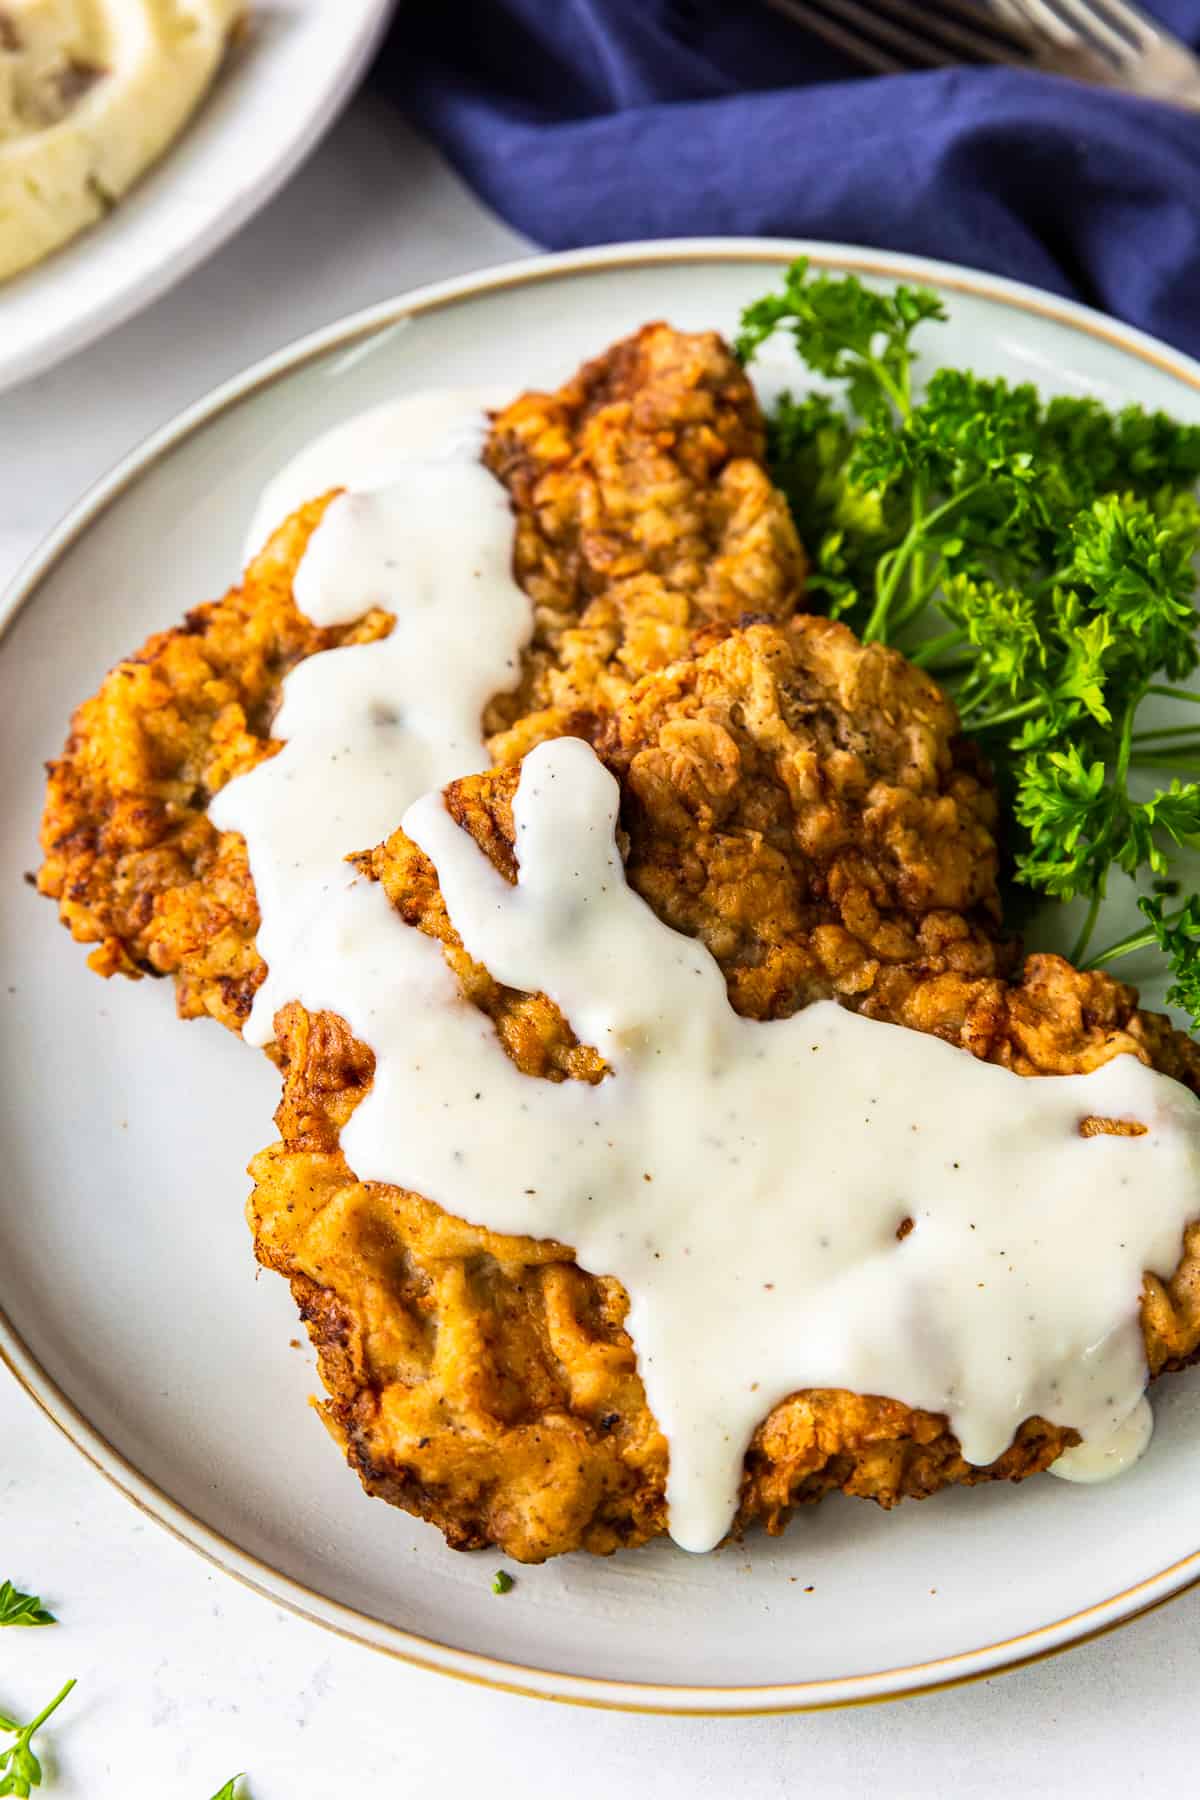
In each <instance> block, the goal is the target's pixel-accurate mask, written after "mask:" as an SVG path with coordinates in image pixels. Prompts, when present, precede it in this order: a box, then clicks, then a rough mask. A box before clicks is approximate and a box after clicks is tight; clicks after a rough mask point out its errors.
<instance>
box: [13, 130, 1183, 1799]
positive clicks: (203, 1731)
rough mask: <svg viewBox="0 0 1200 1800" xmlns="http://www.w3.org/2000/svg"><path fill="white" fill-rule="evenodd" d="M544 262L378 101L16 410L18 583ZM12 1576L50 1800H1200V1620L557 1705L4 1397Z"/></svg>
mask: <svg viewBox="0 0 1200 1800" xmlns="http://www.w3.org/2000/svg"><path fill="white" fill-rule="evenodd" d="M526 247H527V246H526V245H525V244H524V243H523V240H521V239H520V238H518V237H517V236H516V235H515V234H514V233H513V232H511V231H509V230H508V229H507V227H505V226H503V225H501V224H500V223H499V222H498V221H496V220H495V219H493V218H492V217H491V216H490V215H488V214H487V213H485V212H484V211H483V210H482V208H481V207H480V206H479V205H478V204H477V203H476V202H475V201H474V200H473V199H472V198H471V197H470V196H469V195H468V194H467V193H466V192H465V190H464V189H463V188H462V186H461V185H460V184H459V182H458V181H457V180H456V179H455V177H454V176H453V175H452V174H451V173H450V172H449V170H448V169H447V168H446V167H445V165H444V164H443V163H442V162H441V161H440V160H439V159H438V158H437V157H436V156H435V155H434V154H433V152H432V151H430V150H429V149H428V148H426V147H425V146H424V145H422V144H420V143H419V142H417V141H416V140H415V139H414V138H413V137H412V135H411V134H410V133H409V132H407V131H406V130H405V128H404V127H403V126H402V125H401V124H400V123H399V122H398V121H397V120H396V119H395V118H394V117H393V116H392V115H391V114H390V113H389V112H387V111H386V110H384V109H383V108H382V107H381V106H380V105H379V103H378V102H375V101H373V100H371V99H360V100H359V101H358V102H357V103H356V105H355V106H354V108H353V109H352V111H351V112H350V113H349V115H348V116H347V117H346V118H345V119H344V120H343V121H342V123H341V125H340V126H339V127H338V128H337V129H336V131H335V132H334V133H333V135H332V136H331V137H330V138H329V139H328V140H327V142H326V143H325V145H324V146H323V147H322V149H321V150H319V151H318V152H317V154H316V155H315V157H314V158H313V159H312V160H311V161H310V162H309V163H308V165H307V166H306V167H305V168H304V169H303V170H302V171H301V172H300V174H299V175H298V176H297V177H296V178H295V179H294V180H293V181H292V183H291V185H290V186H289V187H288V188H287V189H286V190H285V192H284V193H283V194H282V196H281V197H280V198H279V199H277V200H276V201H275V202H274V204H273V205H272V206H271V207H270V208H269V210H268V211H266V212H265V213H263V214H261V215H260V217H259V218H258V219H257V221H256V222H255V223H253V224H252V225H251V226H250V227H248V228H247V229H245V230H243V231H242V233H241V235H240V236H238V237H237V238H235V239H234V240H233V241H232V243H230V244H229V245H228V246H227V247H226V248H225V249H224V250H223V251H222V252H221V253H220V254H219V255H217V256H216V257H214V258H213V260H212V261H211V262H209V263H208V264H207V265H206V266H205V267H204V268H202V269H201V270H200V271H199V272H198V273H196V274H194V275H193V276H191V277H190V279H189V280H187V281H186V282H185V283H184V284H183V285H182V286H181V287H178V288H176V289H175V290H174V292H173V293H171V294H169V295H168V296H167V297H166V298H165V299H164V300H162V301H160V302H159V304H158V305H156V306H155V307H153V308H152V309H151V310H150V311H149V312H147V313H143V314H142V315H141V316H140V317H139V318H137V319H135V320H134V321H133V322H132V323H130V324H129V325H126V326H125V327H124V328H123V329H121V330H120V331H118V332H116V333H114V334H113V335H112V336H110V337H108V338H106V339H104V340H103V341H102V342H101V343H99V344H98V345H95V346H94V347H93V348H92V349H90V350H88V351H85V352H83V353H82V354H81V355H79V356H76V357H74V358H73V359H72V360H71V361H69V362H67V363H65V364H63V365H62V366H61V367H60V368H58V369H56V370H54V371H52V372H51V373H50V374H48V375H45V376H42V377H41V378H39V379H38V380H36V381H33V382H30V383H27V384H26V385H25V386H23V387H21V388H18V389H16V390H15V391H14V392H11V393H8V394H5V395H2V396H0V581H3V580H4V579H5V578H7V576H8V574H9V573H10V572H11V571H12V569H13V568H14V567H15V566H16V564H17V563H18V561H19V560H20V559H21V558H22V557H23V556H24V555H25V554H27V552H28V551H30V550H31V549H32V548H33V547H34V546H35V544H36V543H37V541H38V539H39V538H40V537H41V536H42V534H43V533H44V532H45V531H46V530H47V529H48V528H49V527H50V526H51V525H53V524H54V523H55V522H56V520H57V519H58V518H59V516H60V515H61V514H62V513H63V512H64V511H65V509H66V508H67V507H68V506H69V505H70V504H71V503H72V502H73V501H74V500H75V499H76V498H77V497H78V496H79V494H81V493H82V492H83V490H84V489H85V488H86V487H87V486H88V485H89V483H90V482H92V481H93V480H94V479H95V478H96V477H97V476H99V475H101V474H102V473H103V472H104V471H105V470H106V469H107V468H108V467H109V466H110V465H111V464H112V463H113V462H114V461H115V460H116V459H117V458H118V457H119V456H121V455H122V454H123V453H124V452H125V451H126V450H128V449H129V448H130V447H131V446H132V445H134V444H135V443H137V442H138V441H139V439H141V438H142V437H144V436H145V435H146V433H147V432H149V431H150V430H152V429H153V428H154V427H156V426H158V425H160V424H161V423H162V422H163V421H164V420H166V419H168V418H170V417H171V415H172V414H174V413H175V412H177V411H178V410H179V408H180V407H182V406H184V405H185V404H187V403H188V402H189V401H191V400H193V399H195V398H196V397H197V396H199V395H201V394H203V393H204V392H206V390H207V389H209V388H210V387H212V386H213V385H214V384H215V383H216V382H218V381H220V380H223V379H224V378H225V377H226V376H228V375H231V374H233V373H234V372H236V371H237V370H238V369H239V368H241V367H242V366H243V365H245V364H246V363H248V362H251V361H252V360H253V359H254V358H256V357H258V356H260V355H262V354H263V353H264V352H266V351H268V350H272V349H274V348H276V347H277V346H279V345H281V344H284V343H286V342H287V341H288V340H289V339H291V338H293V337H296V336H297V335H298V334H300V333H302V332H304V331H307V330H309V329H311V328H312V327H314V326H317V325H321V324H324V323H325V322H326V321H328V320H330V319H333V318H335V317H337V316H338V315H339V314H341V313H345V312H349V311H351V310H353V309H354V308H356V307H359V306H364V305H366V304H368V303H369V302H371V301H375V300H381V299H384V298H385V297H387V296H389V295H391V294H394V293H397V292H399V291H401V290H403V289H405V288H408V287H412V286H415V285H416V284H418V283H420V282H423V281H428V280H433V279H436V278H438V277H441V276H447V275H453V274H458V273H460V272H462V271H464V270H467V269H472V268H477V267H480V266H482V265H484V264H487V263H492V262H498V261H503V260H505V259H506V258H508V257H511V256H515V255H519V254H520V253H521V252H522V250H523V249H525V248H526ZM1197 1517H1198V1519H1200V1497H1198V1512H1197ZM1013 1554H1014V1557H1019V1556H1020V1555H1021V1554H1022V1551H1021V1546H1020V1545H1019V1544H1014V1546H1013ZM5 1576H11V1577H12V1578H13V1579H14V1580H15V1581H16V1582H17V1584H18V1585H19V1586H27V1587H32V1588H34V1589H35V1590H36V1591H39V1592H40V1593H41V1594H42V1595H43V1596H44V1598H45V1599H46V1601H47V1603H48V1604H50V1605H51V1606H52V1607H53V1610H54V1611H56V1612H57V1613H58V1614H59V1617H60V1620H61V1623H60V1624H59V1625H58V1626H57V1627H56V1628H53V1629H47V1630H43V1631H20V1632H18V1631H7V1632H3V1633H0V1710H4V1711H10V1712H13V1713H14V1714H18V1715H19V1716H21V1717H29V1716H31V1715H30V1713H29V1712H26V1711H25V1710H23V1709H25V1708H31V1709H35V1710H36V1708H37V1707H38V1706H40V1705H41V1704H42V1703H43V1702H44V1701H45V1700H47V1699H48V1698H49V1697H50V1695H51V1694H52V1693H54V1692H56V1691H57V1689H58V1687H59V1686H60V1685H61V1684H62V1682H63V1681H64V1680H65V1679H66V1677H67V1676H69V1675H75V1676H77V1677H78V1678H79V1686H78V1688H77V1689H76V1691H75V1693H74V1694H73V1695H72V1696H71V1698H70V1700H69V1701H68V1703H67V1705H66V1707H64V1709H63V1711H62V1712H61V1713H60V1714H59V1715H58V1718H57V1719H56V1721H55V1723H54V1729H53V1732H52V1734H48V1735H50V1741H51V1742H52V1745H53V1756H52V1758H50V1759H48V1761H47V1779H48V1783H49V1786H48V1788H46V1789H43V1790H42V1791H43V1792H47V1793H50V1794H53V1795H56V1796H57V1795H61V1796H62V1797H63V1800H209V1796H210V1795H212V1794H213V1793H214V1791H215V1790H216V1789H217V1788H218V1787H219V1786H220V1784H221V1783H222V1782H223V1781H224V1780H226V1779H227V1777H228V1776H230V1775H231V1774H233V1773H234V1772H235V1771H237V1770H242V1769H244V1770H246V1771H248V1772H249V1776H250V1782H249V1789H248V1791H249V1794H250V1795H251V1797H252V1800H310V1797H311V1800H318V1797H319V1800H325V1797H326V1796H329V1797H330V1800H335V1797H337V1796H341V1795H349V1794H351V1793H356V1794H372V1795H374V1794H379V1795H384V1794H391V1793H393V1792H395V1793H397V1794H406V1795H407V1794H421V1793H426V1794H427V1793H431V1792H433V1791H435V1789H436V1792H437V1793H438V1795H439V1796H441V1797H443V1800H457V1797H458V1796H459V1795H460V1794H461V1795H464V1796H465V1795H468V1794H479V1793H482V1792H487V1793H488V1794H489V1795H494V1796H497V1797H498V1800H508V1796H510V1795H511V1796H518V1795H519V1796H521V1797H522V1800H525V1797H529V1800H538V1797H539V1796H542V1795H551V1794H555V1795H557V1794H564V1795H569V1796H570V1800H612V1796H614V1795H616V1796H622V1797H626V1796H627V1797H628V1800H643V1796H647V1795H649V1794H651V1793H653V1794H654V1796H655V1800H708V1797H712V1800H727V1797H728V1796H731V1795H734V1794H736V1795H739V1796H745V1800H759V1797H760V1796H774V1795H792V1794H801V1793H807V1792H813V1793H815V1794H818V1795H820V1796H821V1797H822V1800H829V1797H830V1796H841V1795H846V1796H851V1795H853V1796H859V1795H873V1794H887V1795H888V1796H889V1797H895V1800H905V1797H907V1796H917V1795H920V1796H922V1797H927V1796H940V1795H943V1794H947V1795H948V1794H950V1793H953V1794H954V1795H955V1796H956V1797H963V1800H965V1797H967V1796H975V1795H1005V1796H1008V1795H1014V1794H1023V1795H1073V1794H1077V1793H1078V1794H1084V1793H1086V1794H1088V1795H1091V1796H1103V1795H1118V1794H1120V1795H1132V1794H1142V1793H1145V1794H1150V1793H1155V1794H1161V1793H1170V1792H1171V1791H1172V1790H1174V1791H1175V1792H1178V1793H1180V1794H1185V1795H1186V1794H1193V1793H1195V1792H1196V1790H1197V1786H1198V1781H1200V1778H1198V1776H1197V1770H1196V1761H1197V1751H1198V1750H1200V1724H1198V1723H1197V1703H1196V1688H1197V1675H1198V1673H1200V1643H1198V1638H1200V1592H1197V1593H1192V1594H1187V1595H1184V1596H1183V1597H1182V1598H1181V1599H1179V1600H1177V1601H1175V1602H1174V1603H1173V1604H1171V1605H1170V1606H1168V1607H1167V1608H1165V1609H1164V1610H1162V1611H1160V1612H1159V1613H1157V1614H1154V1615H1152V1616H1151V1617H1149V1618H1146V1619H1142V1620H1138V1621H1135V1623H1133V1624H1132V1625H1130V1626H1128V1627H1126V1628H1125V1629H1124V1630H1122V1631H1121V1632H1119V1633H1117V1634H1115V1635H1112V1636H1109V1637H1108V1638H1105V1639H1102V1640H1100V1641H1099V1642H1097V1643H1094V1644H1089V1645H1085V1646H1083V1648H1081V1649H1079V1650H1074V1651H1071V1652H1069V1653H1068V1654H1067V1655H1065V1656H1060V1657H1057V1658H1055V1659H1053V1660H1051V1661H1049V1662H1046V1663H1042V1664H1039V1665H1038V1666H1036V1667H1033V1668H1030V1669H1026V1670H1021V1671H1018V1672H1017V1673H1015V1674H1011V1675H1005V1676H1001V1677H998V1678H996V1679H995V1680H992V1681H986V1682H981V1683H978V1684H977V1685H975V1686H972V1687H968V1688H965V1689H960V1690H958V1691H954V1692H949V1693H944V1694H933V1695H930V1696H928V1697H926V1698H923V1699H920V1700H915V1701H914V1700H909V1701H904V1702H900V1703H899V1704H895V1705H889V1706H882V1707H867V1708H862V1709H858V1710H855V1711H848V1712H832V1713H821V1714H814V1715H809V1716H800V1717H792V1718H773V1719H772V1718H763V1719H746V1720H738V1721H727V1720H706V1719H700V1720H673V1719H656V1718H643V1717H636V1716H629V1717H626V1716H622V1715H618V1714H610V1713H601V1712H591V1711H587V1710H584V1709H582V1708H577V1707H562V1706H553V1705H547V1704H545V1703H543V1702H538V1701H532V1700H521V1699H515V1698H512V1697H509V1696H507V1695H503V1694H493V1693H490V1692H487V1691H484V1690H480V1689H474V1688H469V1687H465V1686H463V1685H461V1684H460V1683H457V1682H453V1681H449V1680H446V1679H444V1678H442V1677H439V1676H434V1675H425V1674H420V1673H418V1672H417V1671H415V1670H411V1669H408V1668H406V1667H404V1666H403V1665H401V1664H399V1663H396V1662H393V1661H391V1660H389V1659H388V1658H386V1657H384V1656H381V1655H377V1654H375V1653H373V1652H371V1651H368V1650H364V1649H360V1648H359V1647H357V1646H356V1645H353V1644H349V1643H345V1642H343V1641H341V1640H340V1639H338V1638H335V1637H333V1636H332V1635H330V1634H328V1633H326V1632H323V1631H321V1630H319V1629H318V1628H317V1627H316V1626H313V1625H309V1624H307V1623H305V1622H303V1621H301V1620H299V1619H295V1618H293V1617H291V1616H290V1615H289V1614H287V1613H284V1612H281V1611H279V1610H278V1609H277V1608H276V1607H275V1606H274V1605H272V1604H271V1603H269V1602H267V1601H265V1600H262V1599H259V1598H258V1597H257V1596H256V1595H254V1594H252V1593H250V1592H248V1591H246V1590H244V1589H243V1588H241V1587H239V1586H238V1585H237V1584H236V1583H235V1582H233V1581H231V1580H230V1579H228V1578H227V1577H225V1576H223V1575H220V1574H218V1573H216V1572H215V1571H213V1570H212V1569H210V1568H209V1567H208V1566H207V1565H206V1564H205V1563H204V1562H202V1561H201V1560H200V1559H199V1558H198V1557H197V1556H195V1555H194V1554H193V1552H191V1551H190V1550H187V1549H185V1548H183V1547H182V1546H181V1545H179V1544H177V1543H175V1542H174V1541H173V1540H172V1539H171V1538H169V1537H168V1536H167V1535H166V1534H165V1533H164V1532H163V1531H161V1530H160V1529H159V1528H158V1526H156V1525H154V1524H152V1523H150V1522H149V1521H147V1520H145V1519H143V1518H142V1517H140V1515H139V1514H138V1513H137V1512H136V1511H135V1510H134V1509H133V1508H132V1507H131V1506H130V1505H129V1504H128V1502H127V1501H125V1500H124V1499H122V1498H121V1496H120V1495H119V1494H117V1493H116V1491H115V1490H114V1489H112V1488H111V1487H109V1486H108V1485H107V1483H106V1482H105V1481H104V1480H103V1479H102V1478H101V1477H100V1476H99V1475H97V1474H95V1473H94V1472H93V1471H92V1470H91V1469H90V1468H89V1467H88V1466H87V1465H86V1464H85V1463H84V1462H83V1461H82V1460H81V1459H80V1457H79V1456H78V1455H77V1454H76V1452H75V1451H74V1450H73V1449H72V1448H71V1447H70V1446H69V1445H68V1444H67V1443H66V1442H65V1441H64V1440H63V1439H62V1438H61V1437H60V1436H59V1435H58V1433H57V1432H56V1431H55V1429H54V1428H53V1427H52V1426H51V1425H50V1424H48V1423H47V1422H46V1420H45V1419H43V1418H42V1417H41V1415H40V1414H39V1413H37V1412H36V1411H35V1409H34V1407H33V1406H32V1404H31V1403H30V1402H29V1401H28V1400H26V1399H25V1397H24V1396H23V1395H22V1394H21V1393H20V1392H19V1391H18V1389H17V1388H16V1386H15V1384H12V1383H10V1382H8V1381H6V1380H5V1379H4V1378H3V1374H2V1372H0V1579H3V1578H4V1577H5ZM514 1598H515V1597H514ZM512 1603H513V1602H512V1601H500V1600H498V1601H497V1603H496V1604H497V1605H502V1604H512Z"/></svg>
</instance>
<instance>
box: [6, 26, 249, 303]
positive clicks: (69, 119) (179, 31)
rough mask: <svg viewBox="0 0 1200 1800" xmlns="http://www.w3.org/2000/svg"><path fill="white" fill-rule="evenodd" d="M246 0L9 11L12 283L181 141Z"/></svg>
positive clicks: (8, 192) (8, 197)
mask: <svg viewBox="0 0 1200 1800" xmlns="http://www.w3.org/2000/svg"><path fill="white" fill-rule="evenodd" d="M244 7H245V0H0V281H2V280H4V279H5V278H6V277H7V276H9V275H15V274H16V273H17V271H18V270H20V269H24V268H27V267H28V266H29V265H30V264H31V263H35V262H38V261H40V259H41V258H42V257H43V256H46V255H48V254H49V252H50V251H51V250H56V249H57V248H58V247H59V245H60V244H64V243H66V241H67V240H68V239H69V238H72V237H74V236H75V234H76V232H79V231H82V230H83V228H84V227H85V226H87V225H90V224H92V223H93V221H94V220H96V219H98V218H100V217H101V216H102V215H103V214H104V213H105V212H107V210H108V209H109V207H111V206H112V205H113V204H114V202H115V201H117V200H118V199H119V198H120V196H121V195H122V194H123V193H125V191H126V189H127V188H129V187H130V186H131V185H132V184H133V182H134V181H136V180H137V178H138V176H139V175H140V174H141V173H142V172H143V170H145V169H146V168H147V167H148V166H149V165H150V164H151V163H152V162H153V161H154V160H155V158H156V157H158V156H160V155H161V154H162V152H163V151H164V150H165V149H166V147H167V145H168V144H169V143H170V142H171V140H172V138H174V137H175V136H176V134H177V133H178V132H179V131H180V130H181V128H182V126H183V124H184V122H185V121H186V119H187V118H188V116H189V114H190V113H191V112H192V110H193V109H194V108H195V106H196V105H197V104H198V102H199V101H200V99H201V98H202V96H203V95H204V93H205V91H206V89H207V88H208V86H209V84H210V82H211V81H212V79H213V76H214V75H215V73H216V71H217V68H218V67H219V65H220V62H221V58H222V55H223V54H224V51H225V46H226V43H227V42H228V39H229V34H230V31H231V30H232V27H233V25H234V24H235V22H236V20H237V19H238V18H239V16H240V15H241V13H242V12H243V11H244Z"/></svg>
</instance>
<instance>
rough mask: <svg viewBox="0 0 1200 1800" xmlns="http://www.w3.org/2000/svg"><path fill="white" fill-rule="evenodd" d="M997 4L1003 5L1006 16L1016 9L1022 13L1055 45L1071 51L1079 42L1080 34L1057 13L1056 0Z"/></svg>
mask: <svg viewBox="0 0 1200 1800" xmlns="http://www.w3.org/2000/svg"><path fill="white" fill-rule="evenodd" d="M995 3H997V4H1002V5H1003V6H1004V11H1005V13H1006V14H1010V13H1012V12H1013V11H1014V9H1015V10H1016V11H1017V12H1019V13H1021V14H1022V15H1023V16H1024V18H1025V21H1026V23H1027V24H1029V25H1031V26H1032V27H1033V29H1034V30H1035V31H1037V32H1039V33H1040V34H1041V35H1042V37H1043V38H1049V39H1050V40H1051V41H1052V42H1053V43H1056V44H1062V45H1064V46H1065V47H1066V48H1068V49H1069V48H1070V47H1071V46H1072V45H1074V44H1075V43H1077V42H1078V34H1077V33H1076V32H1075V31H1074V30H1073V29H1072V27H1071V26H1070V25H1067V24H1066V23H1065V22H1064V20H1063V19H1062V17H1061V16H1060V14H1059V13H1058V12H1056V11H1055V8H1054V0H995Z"/></svg>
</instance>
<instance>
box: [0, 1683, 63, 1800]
mask: <svg viewBox="0 0 1200 1800" xmlns="http://www.w3.org/2000/svg"><path fill="white" fill-rule="evenodd" d="M74 1686H75V1682H74V1679H72V1680H70V1681H68V1682H67V1684H66V1686H65V1687H63V1688H61V1689H60V1690H59V1692H58V1693H57V1694H56V1695H55V1697H54V1699H53V1700H51V1701H50V1703H49V1705H48V1706H43V1708H42V1710H41V1712H40V1713H38V1715H37V1717H36V1718H35V1719H31V1720H30V1721H29V1724H28V1725H21V1724H19V1723H18V1722H17V1720H16V1719H10V1718H8V1717H7V1716H6V1715H5V1714H3V1713H0V1731H11V1732H15V1733H16V1742H15V1743H14V1744H10V1745H9V1747H8V1749H7V1750H0V1795H7V1794H13V1795H16V1796H17V1800H28V1797H29V1795H30V1793H31V1792H32V1791H33V1789H34V1788H37V1787H41V1785H42V1765H41V1763H40V1762H39V1760H38V1758H37V1757H36V1756H35V1754H34V1751H33V1736H34V1733H35V1732H36V1731H38V1730H40V1728H41V1727H42V1726H43V1725H44V1724H45V1723H46V1720H47V1719H48V1718H49V1717H50V1715H51V1713H52V1712H54V1711H56V1709H57V1708H58V1707H60V1706H61V1705H62V1703H63V1701H64V1700H65V1699H66V1697H67V1695H68V1694H69V1693H70V1691H71V1689H72V1688H73V1687H74Z"/></svg>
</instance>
